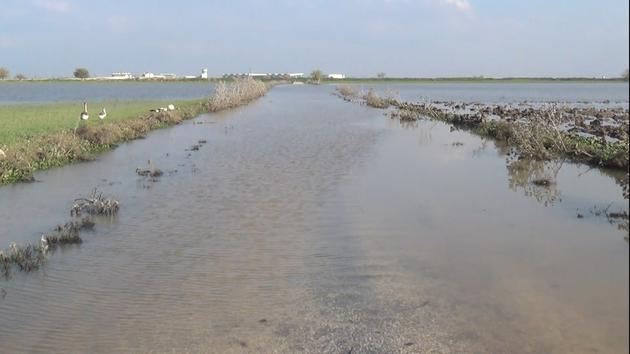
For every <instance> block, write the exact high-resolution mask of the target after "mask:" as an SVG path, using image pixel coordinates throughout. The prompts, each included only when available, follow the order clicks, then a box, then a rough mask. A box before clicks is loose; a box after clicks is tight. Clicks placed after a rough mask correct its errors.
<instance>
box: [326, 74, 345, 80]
mask: <svg viewBox="0 0 630 354" xmlns="http://www.w3.org/2000/svg"><path fill="white" fill-rule="evenodd" d="M328 78H329V79H337V80H340V79H345V78H346V75H344V74H328Z"/></svg>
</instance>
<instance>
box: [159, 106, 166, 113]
mask: <svg viewBox="0 0 630 354" xmlns="http://www.w3.org/2000/svg"><path fill="white" fill-rule="evenodd" d="M166 111H168V108H166V107H160V112H166Z"/></svg>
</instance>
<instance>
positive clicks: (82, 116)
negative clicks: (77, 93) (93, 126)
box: [80, 102, 90, 120]
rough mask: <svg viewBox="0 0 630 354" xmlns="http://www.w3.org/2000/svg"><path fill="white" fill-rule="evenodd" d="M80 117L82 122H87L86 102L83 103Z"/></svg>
mask: <svg viewBox="0 0 630 354" xmlns="http://www.w3.org/2000/svg"><path fill="white" fill-rule="evenodd" d="M80 117H81V119H82V120H88V118H90V115H89V114H88V110H87V102H83V112H81V116H80Z"/></svg>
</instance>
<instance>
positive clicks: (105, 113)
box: [98, 107, 107, 120]
mask: <svg viewBox="0 0 630 354" xmlns="http://www.w3.org/2000/svg"><path fill="white" fill-rule="evenodd" d="M105 117H107V111H106V110H105V107H103V110H102V111H100V112H99V113H98V118H99V119H100V120H103V119H105Z"/></svg>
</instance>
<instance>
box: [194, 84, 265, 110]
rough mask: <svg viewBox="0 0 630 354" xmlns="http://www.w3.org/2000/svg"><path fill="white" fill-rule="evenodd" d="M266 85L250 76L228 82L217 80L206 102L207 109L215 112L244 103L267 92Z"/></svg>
mask: <svg viewBox="0 0 630 354" xmlns="http://www.w3.org/2000/svg"><path fill="white" fill-rule="evenodd" d="M267 90H268V86H267V85H266V84H265V83H264V82H262V81H258V80H254V79H253V78H251V77H248V78H237V79H234V81H232V82H230V83H226V82H224V81H221V82H219V83H218V84H217V85H216V87H215V91H214V94H213V95H212V97H210V99H209V100H208V102H207V109H208V110H209V111H211V112H216V111H220V110H224V109H229V108H234V107H238V106H242V105H245V104H247V103H249V102H251V101H253V100H255V99H257V98H259V97H262V96H264V95H265V94H266V93H267Z"/></svg>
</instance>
